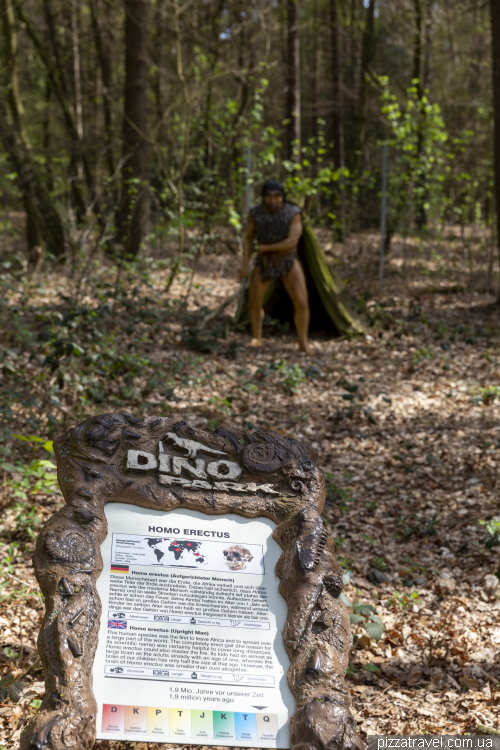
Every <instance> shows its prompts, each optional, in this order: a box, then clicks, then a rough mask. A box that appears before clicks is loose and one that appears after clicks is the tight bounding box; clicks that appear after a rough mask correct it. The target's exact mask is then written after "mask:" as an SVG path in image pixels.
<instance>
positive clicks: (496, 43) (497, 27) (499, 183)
mask: <svg viewBox="0 0 500 750" xmlns="http://www.w3.org/2000/svg"><path fill="white" fill-rule="evenodd" d="M490 13H491V40H492V44H491V50H492V73H493V111H494V115H495V126H494V135H493V145H494V157H493V164H494V171H495V208H496V214H497V225H496V230H497V231H496V236H497V243H498V245H499V251H500V0H490ZM498 303H499V304H500V294H499V296H498Z"/></svg>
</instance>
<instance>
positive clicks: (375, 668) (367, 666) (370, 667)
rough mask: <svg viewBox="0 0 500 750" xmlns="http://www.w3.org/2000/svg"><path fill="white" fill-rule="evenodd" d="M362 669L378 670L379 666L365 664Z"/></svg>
mask: <svg viewBox="0 0 500 750" xmlns="http://www.w3.org/2000/svg"><path fill="white" fill-rule="evenodd" d="M364 669H366V670H367V671H368V672H373V673H375V672H380V667H377V665H376V664H365V666H364Z"/></svg>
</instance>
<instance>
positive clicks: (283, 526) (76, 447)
mask: <svg viewBox="0 0 500 750" xmlns="http://www.w3.org/2000/svg"><path fill="white" fill-rule="evenodd" d="M216 432H217V434H209V433H206V432H202V431H199V430H195V429H193V428H191V427H189V426H188V425H186V423H185V422H177V423H176V422H175V421H174V420H172V419H162V418H154V417H142V418H140V419H139V418H136V417H133V416H132V415H130V414H105V415H101V416H97V417H93V418H91V419H88V420H86V421H85V422H83V423H82V424H80V425H78V426H77V427H74V428H72V429H70V430H69V431H68V432H66V433H65V434H64V435H62V436H61V437H60V438H58V439H57V440H56V441H55V452H56V456H57V469H58V480H59V485H60V487H61V490H62V493H63V495H64V499H65V501H66V505H65V506H64V507H63V508H62V509H61V510H60V511H58V512H57V513H55V514H54V515H53V516H52V517H51V518H50V519H49V520H48V521H47V523H46V524H45V526H44V528H43V530H42V532H41V534H40V536H39V538H38V541H37V545H36V551H35V555H34V564H35V572H36V576H37V580H38V582H39V584H40V588H41V590H42V592H43V594H44V596H45V602H46V612H45V617H44V620H43V625H42V628H41V631H40V635H39V639H38V649H39V652H40V656H41V659H42V662H43V666H44V670H45V677H46V690H47V693H46V696H45V698H44V699H43V702H42V705H41V708H40V711H39V712H38V714H37V715H36V717H35V718H34V719H33V721H32V722H31V723H30V724H29V725H28V726H27V727H26V729H25V730H24V732H23V734H22V738H21V750H40V749H41V748H50V749H51V750H68V749H69V748H75V749H76V748H78V750H90V748H92V747H93V745H94V742H95V736H96V713H97V705H96V701H95V699H94V695H93V692H92V666H93V661H94V656H95V651H96V647H97V637H98V630H99V623H100V617H101V603H100V600H99V596H98V594H97V591H96V581H97V579H98V577H99V575H100V573H101V571H102V559H101V555H100V544H101V543H102V542H103V540H104V539H105V538H106V535H107V522H106V517H105V514H104V506H105V505H106V503H109V502H121V503H130V504H132V505H136V506H140V507H143V508H150V509H153V510H164V511H169V510H173V509H175V508H189V509H192V510H197V511H201V512H202V513H206V514H209V515H221V514H224V513H238V514H240V515H241V516H244V517H245V518H256V517H258V516H265V517H267V518H270V519H271V520H273V521H274V522H275V523H276V524H277V526H276V528H275V530H274V532H273V537H274V539H275V540H276V541H277V542H278V543H279V545H280V546H281V547H282V549H283V553H282V555H281V557H280V559H279V561H278V563H277V566H276V574H277V575H278V577H279V578H280V585H279V591H280V593H281V594H282V596H283V597H284V599H285V600H286V602H287V605H288V615H287V620H286V624H285V628H284V630H283V640H284V645H285V648H286V651H287V653H288V655H289V657H290V661H291V665H290V668H289V670H288V683H289V686H290V689H291V691H292V693H293V695H294V697H295V699H296V710H295V712H294V713H293V715H292V716H291V717H290V739H291V746H292V748H293V749H294V750H309V749H310V750H326V749H328V750H336V749H337V748H353V749H354V748H357V749H358V750H360V748H362V747H363V744H362V742H361V740H360V738H359V737H358V735H357V734H356V732H355V728H354V723H353V719H352V716H351V713H350V710H349V707H350V699H349V693H348V690H347V687H346V684H345V682H344V675H345V671H346V668H347V664H348V655H349V649H350V647H351V642H352V641H351V633H350V626H349V618H348V614H347V611H346V608H345V606H344V604H343V603H342V601H341V600H340V599H339V595H340V592H341V590H342V572H341V569H340V566H339V564H338V562H337V560H336V552H335V544H334V543H333V542H332V541H331V540H330V539H329V537H328V534H327V532H326V529H325V527H324V524H323V519H322V518H321V511H322V509H323V505H324V500H325V480H324V476H323V474H322V472H321V471H320V469H318V467H317V466H316V465H315V463H314V461H313V460H311V458H310V457H309V456H308V454H307V452H306V450H305V449H304V448H303V446H301V445H300V444H298V443H297V442H296V441H292V440H285V439H284V438H282V437H281V436H279V435H278V434H277V433H274V432H265V431H260V432H255V433H249V432H245V431H241V430H238V429H232V428H226V429H219V430H217V431H216ZM167 433H170V437H168V435H167ZM160 441H162V447H163V446H164V448H163V449H164V451H165V452H167V453H169V454H170V456H175V455H177V456H182V457H184V458H185V457H186V450H188V455H191V456H193V455H194V456H196V455H197V451H199V450H201V452H203V450H207V451H210V452H211V453H212V454H216V455H217V457H218V458H220V457H221V455H222V456H223V457H224V458H226V457H227V460H230V461H232V462H233V463H237V464H238V465H239V466H240V467H241V472H242V473H241V476H240V477H239V478H238V482H239V487H237V488H231V487H230V486H229V487H225V485H224V484H223V485H222V489H220V488H219V489H214V488H213V485H212V488H211V489H208V488H207V486H210V483H206V485H207V486H205V487H204V486H203V485H204V483H203V482H201V487H200V486H196V483H194V484H195V486H194V487H193V486H191V487H190V486H189V485H187V486H179V485H170V486H168V485H167V486H166V485H165V484H161V483H160V481H159V480H160V479H161V478H162V477H161V476H160V475H158V473H155V472H154V471H150V470H148V471H145V470H143V467H137V466H136V467H135V469H134V467H132V468H130V462H129V468H128V469H127V457H128V456H129V451H131V450H133V451H140V452H148V453H152V454H153V455H157V453H158V445H159V442H160ZM172 443H173V444H172ZM196 446H198V448H197V447H196ZM148 468H149V467H148ZM238 470H239V469H238ZM241 483H243V484H241ZM245 483H247V484H245ZM271 487H273V488H274V493H273V492H272V491H271V490H269V489H266V488H271ZM244 488H246V489H244Z"/></svg>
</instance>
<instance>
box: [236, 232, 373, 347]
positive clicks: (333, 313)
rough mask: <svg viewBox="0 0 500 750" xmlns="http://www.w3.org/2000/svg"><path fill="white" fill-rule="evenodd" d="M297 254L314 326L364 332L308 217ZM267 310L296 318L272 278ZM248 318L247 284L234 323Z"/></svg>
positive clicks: (282, 319)
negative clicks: (304, 278)
mask: <svg viewBox="0 0 500 750" xmlns="http://www.w3.org/2000/svg"><path fill="white" fill-rule="evenodd" d="M297 253H298V256H299V259H300V262H301V264H302V267H303V269H304V274H305V277H306V283H307V292H308V295H309V308H310V310H311V328H317V329H318V328H321V329H326V330H333V331H334V332H335V333H336V334H337V335H338V336H342V335H346V334H347V335H356V334H362V333H363V327H362V325H361V324H360V323H359V321H357V320H356V318H355V317H354V315H353V313H352V312H351V311H350V310H349V308H348V306H347V301H346V300H345V298H344V297H345V293H344V290H343V287H342V283H341V282H340V281H339V279H338V278H337V276H336V274H335V272H334V271H333V269H331V268H330V266H329V265H328V262H327V260H326V257H325V254H324V252H323V250H322V248H321V245H320V243H319V240H318V238H317V237H316V233H315V232H314V229H313V228H312V226H311V224H310V223H309V221H308V220H307V219H306V218H303V232H302V237H301V238H300V241H299V244H298V247H297ZM264 310H265V311H266V313H267V314H268V315H269V316H270V317H271V318H273V319H275V320H279V321H280V322H286V321H290V322H291V321H293V305H292V301H291V300H290V298H289V297H288V295H287V293H286V292H285V290H284V288H283V285H282V284H281V283H280V282H275V281H271V283H270V284H269V286H268V288H267V291H266V295H265V298H264ZM247 321H248V285H247V286H246V288H245V289H244V290H243V291H242V293H241V295H240V299H239V304H238V309H237V310H236V315H235V317H234V322H235V324H240V323H246V322H247Z"/></svg>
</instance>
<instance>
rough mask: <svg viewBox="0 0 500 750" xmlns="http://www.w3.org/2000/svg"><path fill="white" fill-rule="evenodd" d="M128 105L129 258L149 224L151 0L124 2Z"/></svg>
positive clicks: (124, 220) (124, 221)
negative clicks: (148, 106) (148, 30)
mask: <svg viewBox="0 0 500 750" xmlns="http://www.w3.org/2000/svg"><path fill="white" fill-rule="evenodd" d="M124 6H125V104H124V115H123V159H124V160H126V161H125V165H124V167H123V183H122V202H121V209H120V216H119V222H118V226H119V240H120V242H121V243H122V244H123V248H124V252H125V255H128V256H132V257H135V256H136V255H137V254H138V252H139V250H140V247H141V243H142V241H143V239H144V237H145V236H146V233H147V227H148V220H149V190H148V185H147V166H148V155H149V145H148V134H147V131H148V116H147V103H148V63H147V51H146V49H147V10H148V3H147V0H124Z"/></svg>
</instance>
